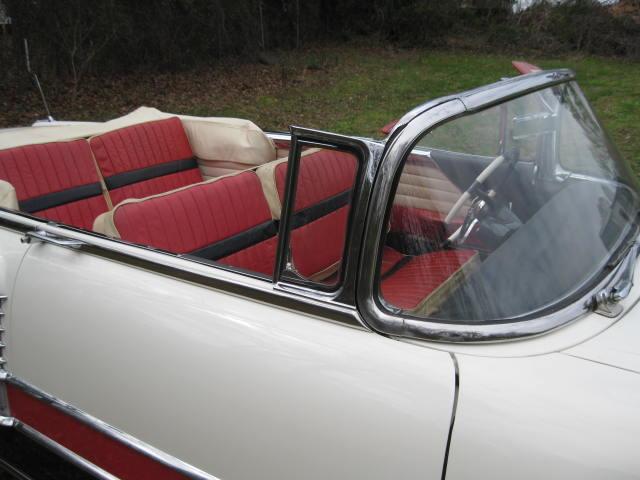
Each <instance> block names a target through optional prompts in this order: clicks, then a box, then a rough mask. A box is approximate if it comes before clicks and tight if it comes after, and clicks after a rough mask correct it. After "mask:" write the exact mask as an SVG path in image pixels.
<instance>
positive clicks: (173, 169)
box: [104, 157, 198, 190]
mask: <svg viewBox="0 0 640 480" xmlns="http://www.w3.org/2000/svg"><path fill="white" fill-rule="evenodd" d="M197 167H198V161H197V160H196V158H195V157H191V158H186V159H183V160H174V161H173V162H166V163H161V164H159V165H152V166H150V167H145V168H139V169H138V170H130V171H128V172H122V173H116V174H115V175H111V176H110V177H107V178H105V179H104V183H105V184H106V185H107V189H109V190H113V189H115V188H120V187H124V186H126V185H131V184H132V183H138V182H144V181H145V180H151V179H152V178H157V177H162V176H164V175H170V174H172V173H178V172H183V171H185V170H191V169H192V168H197Z"/></svg>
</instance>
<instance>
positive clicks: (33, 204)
mask: <svg viewBox="0 0 640 480" xmlns="http://www.w3.org/2000/svg"><path fill="white" fill-rule="evenodd" d="M98 195H102V187H101V186H100V183H99V182H96V183H89V184H87V185H80V186H78V187H73V188H68V189H66V190H60V191H59V192H53V193H47V194H45V195H40V196H39V197H34V198H29V199H27V200H21V201H20V202H18V203H19V205H20V210H22V211H23V212H27V213H33V212H40V211H42V210H47V209H48V208H53V207H58V206H60V205H64V204H67V203H71V202H77V201H78V200H84V199H85V198H91V197H97V196H98Z"/></svg>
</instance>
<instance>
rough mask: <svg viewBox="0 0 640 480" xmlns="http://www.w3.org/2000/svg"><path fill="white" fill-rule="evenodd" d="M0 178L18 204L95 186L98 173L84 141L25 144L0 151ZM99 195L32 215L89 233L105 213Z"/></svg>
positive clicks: (104, 203)
mask: <svg viewBox="0 0 640 480" xmlns="http://www.w3.org/2000/svg"><path fill="white" fill-rule="evenodd" d="M0 179H2V180H5V181H7V182H9V183H11V184H12V185H13V187H14V188H15V189H16V194H17V196H18V201H25V200H30V199H34V198H37V197H40V196H43V195H47V194H52V193H56V192H61V191H65V190H70V189H72V188H75V187H80V186H83V185H90V184H95V183H98V182H99V181H100V180H99V178H98V172H97V170H96V166H95V163H94V161H93V158H92V156H91V151H90V149H89V145H88V144H87V142H86V141H85V140H74V141H69V142H52V143H43V144H40V145H27V146H24V147H16V148H10V149H7V150H2V151H0ZM107 209H108V207H107V203H106V201H105V199H104V196H103V195H102V194H100V195H96V196H93V197H90V198H86V199H83V200H78V201H75V202H71V203H67V204H64V205H58V206H56V207H53V208H48V209H46V210H40V211H36V212H33V214H34V215H37V216H40V217H43V218H47V219H49V220H53V221H56V222H61V223H66V224H69V225H73V226H75V227H79V228H84V229H87V230H91V226H92V225H93V220H94V219H95V217H97V216H98V215H100V214H101V213H103V212H105V211H107Z"/></svg>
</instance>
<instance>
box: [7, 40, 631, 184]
mask: <svg viewBox="0 0 640 480" xmlns="http://www.w3.org/2000/svg"><path fill="white" fill-rule="evenodd" d="M512 59H513V57H512V56H505V55H492V54H478V53H465V52H431V51H425V50H397V49H393V48H383V47H378V46H374V47H369V46H363V45H356V46H346V47H345V46H341V47H322V48H316V49H307V50H303V51H298V52H289V53H284V54H272V55H270V56H268V57H267V58H263V62H262V63H261V62H255V63H242V64H239V63H232V62H228V63H225V64H224V65H217V66H215V67H211V68H205V69H198V70H196V71H189V72H179V73H172V74H160V75H158V74H148V73H147V74H144V73H138V74H133V75H127V76H121V77H118V78H89V79H86V80H85V81H84V82H83V83H82V85H81V88H80V90H79V92H78V93H77V95H76V96H75V99H74V95H73V93H72V92H71V89H70V88H69V87H65V86H60V85H58V84H54V83H53V82H52V81H48V80H47V79H46V78H43V79H42V80H43V83H44V84H45V88H46V90H47V91H48V92H49V97H50V99H49V100H50V104H51V110H52V112H53V114H54V116H55V117H56V118H58V119H74V120H106V119H109V118H113V117H115V116H119V115H122V114H125V113H127V112H129V111H131V110H132V109H134V108H136V107H137V106H140V105H148V106H153V107H157V108H159V109H161V110H165V111H169V112H176V113H184V114H192V115H210V116H231V117H241V118H247V119H250V120H253V121H254V122H255V123H257V124H258V125H259V126H260V127H262V128H263V129H266V130H286V129H287V127H288V126H289V125H291V124H297V125H301V126H306V127H312V128H320V129H325V130H330V131H334V132H340V133H346V134H358V135H366V136H376V135H379V132H378V129H379V128H380V127H381V126H382V125H384V124H386V123H388V122H389V121H390V120H393V119H395V118H398V117H399V116H400V115H402V114H403V113H404V112H406V111H407V110H409V109H410V108H412V107H413V106H415V105H417V104H419V103H421V102H424V101H425V100H427V99H430V98H434V97H437V96H440V95H444V94H449V93H453V92H456V91H460V90H465V89H468V88H472V87H475V86H479V85H482V84H486V83H489V82H492V81H495V80H497V79H499V78H500V77H504V76H512V75H514V74H515V71H514V70H513V68H512V67H511V60H512ZM524 59H526V60H528V61H531V62H533V63H536V64H538V65H540V66H542V67H544V68H554V67H569V68H572V69H574V70H575V71H576V72H577V74H578V81H579V83H580V85H581V86H582V88H583V89H584V91H585V92H586V95H587V97H588V98H589V100H590V101H591V102H592V104H593V105H594V107H595V110H596V111H597V113H598V114H599V116H600V118H601V120H602V121H603V123H604V124H605V126H606V127H607V128H608V130H609V131H610V133H611V135H612V136H613V138H614V140H615V142H616V144H617V145H618V147H619V149H620V150H621V152H622V153H623V155H624V156H625V157H626V158H627V160H628V161H629V162H631V163H632V165H633V166H634V169H635V171H636V173H640V63H638V62H630V61H625V60H619V59H607V58H593V57H571V56H570V57H566V58H544V57H541V58H536V57H526V58H524ZM43 116H44V115H43V114H42V108H41V107H40V103H39V100H38V97H37V95H36V93H35V91H33V92H31V94H30V95H29V96H26V97H25V96H18V95H14V96H11V95H10V96H9V97H7V98H4V99H1V100H0V127H3V126H5V127H6V126H15V125H19V124H22V125H24V124H28V123H30V122H31V121H33V120H35V119H36V118H42V117H43Z"/></svg>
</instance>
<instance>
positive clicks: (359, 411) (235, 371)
mask: <svg viewBox="0 0 640 480" xmlns="http://www.w3.org/2000/svg"><path fill="white" fill-rule="evenodd" d="M17 241H18V240H17V236H16V242H17ZM8 330H9V331H10V332H11V337H10V338H9V343H10V344H11V350H10V351H8V357H9V364H10V367H11V371H12V373H14V374H15V375H16V376H19V377H20V378H22V379H24V380H26V381H27V382H30V383H32V384H34V385H38V387H39V388H40V389H42V390H44V391H46V392H48V393H50V394H52V395H54V396H56V397H58V398H60V399H62V400H64V401H66V402H68V403H71V404H73V405H74V406H76V407H77V408H80V409H82V410H84V411H86V412H87V413H89V414H91V415H93V416H95V417H98V418H100V419H101V420H103V421H106V422H107V423H109V424H111V425H113V426H115V427H116V428H119V429H122V430H123V431H126V432H127V433H129V434H131V435H133V436H135V437H137V438H139V439H141V440H142V441H144V442H146V443H148V444H150V445H152V446H154V447H157V448H159V449H161V450H163V451H165V452H167V453H169V454H171V455H174V456H176V457H177V458H180V459H181V460H184V461H186V462H188V463H190V464H192V465H194V466H195V467H198V468H200V469H202V470H205V471H207V472H208V473H210V474H212V475H216V476H219V477H221V478H225V479H243V478H247V479H248V478H261V479H282V478H291V474H292V472H299V477H300V478H306V479H313V478H344V479H355V478H367V479H376V478H379V479H388V478H403V479H413V478H415V479H424V478H440V475H441V469H442V466H443V458H444V452H445V447H446V441H447V436H448V430H449V425H450V419H451V412H452V408H453V398H454V380H455V372H454V368H453V362H452V359H451V358H450V356H449V354H447V353H444V352H439V351H434V350H430V349H426V348H421V347H418V346H410V345H406V344H404V343H401V342H397V341H394V340H392V339H388V338H385V337H382V336H380V335H377V334H375V333H373V332H369V331H365V330H362V329H357V328H351V327H346V326H338V325H335V324H333V323H330V322H326V321H323V320H320V319H317V318H312V317H308V316H304V315H301V314H299V313H293V312H291V311H286V310H283V309H279V308H275V307H272V306H267V305H264V304H260V303H257V302H255V301H251V300H248V299H244V298H240V297H236V296H232V295H229V294H226V293H222V292H218V291H215V290H212V289H208V288H204V287H198V286H194V285H192V284H189V283H186V282H183V281H179V280H176V279H173V278H169V277H166V276H162V275H159V274H155V273H151V272H149V271H144V270H141V269H137V268H132V267H131V266H128V265H124V264H121V263H117V262H113V261H110V260H106V259H103V258H100V257H96V256H92V255H88V254H85V253H81V252H78V251H74V250H71V249H65V248H60V247H57V246H53V245H48V244H39V243H35V244H33V245H32V246H31V249H30V250H29V252H28V254H27V256H26V257H25V260H24V261H23V264H22V267H21V269H20V274H19V277H18V281H17V284H16V288H15V290H14V292H13V298H12V314H11V324H10V328H9V329H8ZM78 359H82V361H78ZM159 419H161V421H159ZM244 459H251V461H245V460H244ZM283 459H286V462H285V461H283Z"/></svg>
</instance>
